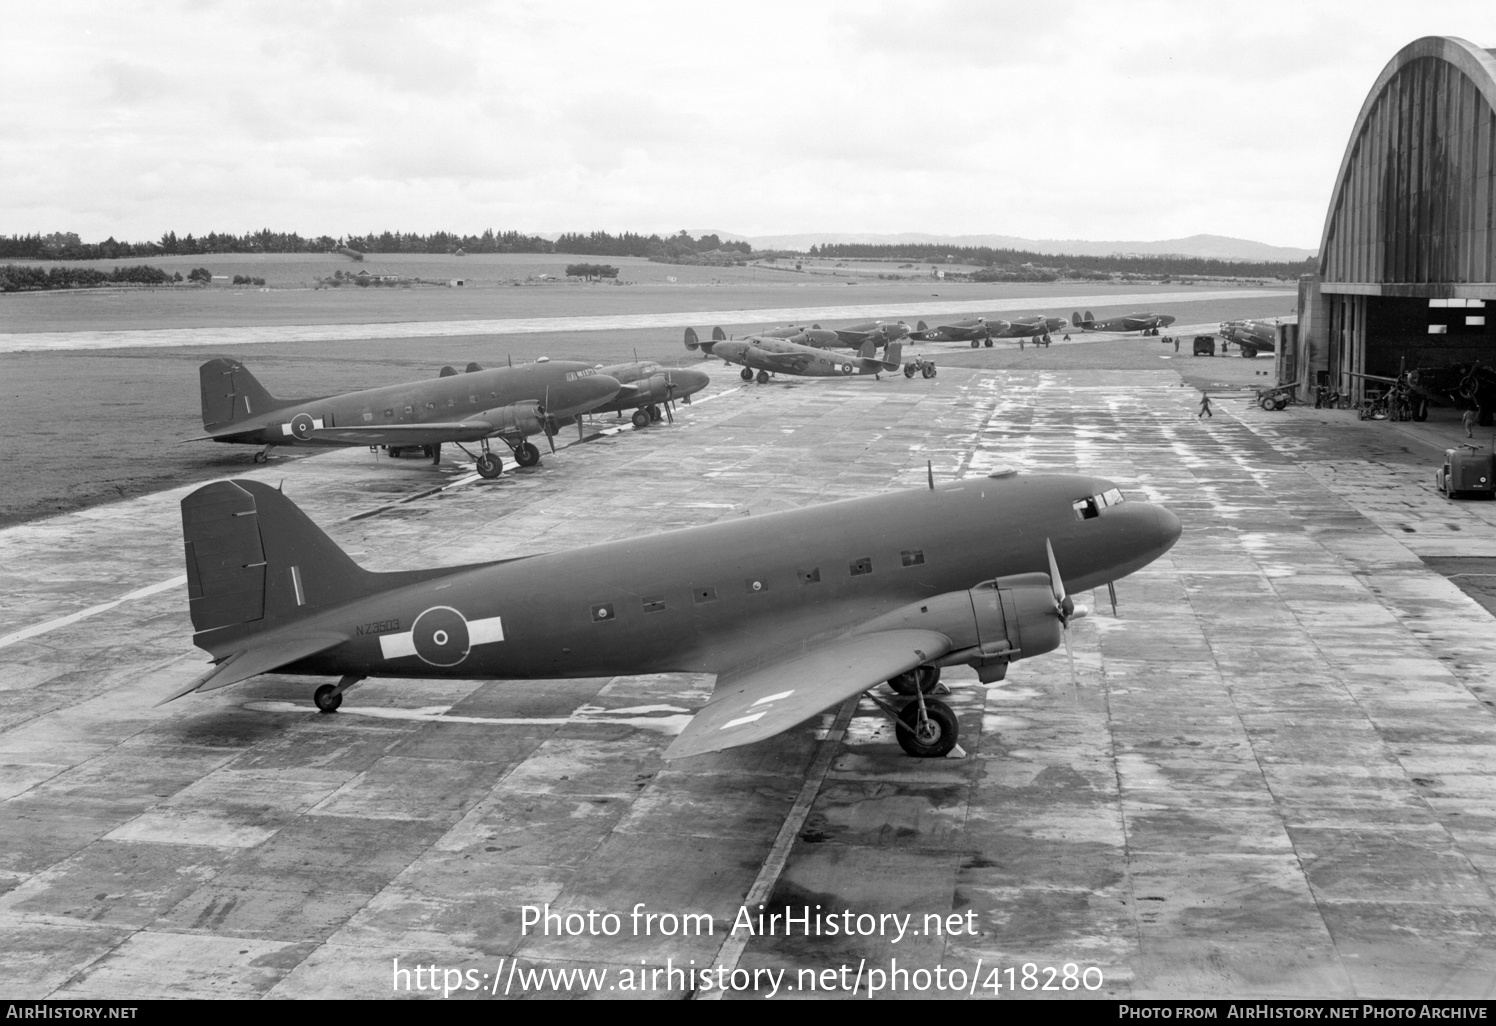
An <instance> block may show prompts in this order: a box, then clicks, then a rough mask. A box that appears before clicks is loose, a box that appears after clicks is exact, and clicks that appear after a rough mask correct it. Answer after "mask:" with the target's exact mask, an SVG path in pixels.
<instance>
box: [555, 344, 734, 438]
mask: <svg viewBox="0 0 1496 1026" xmlns="http://www.w3.org/2000/svg"><path fill="white" fill-rule="evenodd" d="M597 372H598V373H599V374H604V375H607V376H608V377H610V378H613V379H614V380H616V381H618V382H619V384H620V387H619V389H618V394H617V395H615V396H614V397H613V398H612V399H609V400H608V401H607V402H605V403H603V404H602V405H601V406H594V407H593V408H592V409H590V410H588V411H587V412H588V413H627V412H628V411H629V410H633V411H634V415H633V418H632V419H633V422H634V427H636V428H644V427H648V426H649V425H650V424H652V423H654V422H655V421H657V420H659V419H660V418H661V417H662V416H663V417H668V418H669V419H670V423H672V424H674V423H675V414H674V412H673V411H674V404H675V403H676V402H683V403H685V404H686V405H687V406H689V405H691V397H692V396H693V395H695V394H696V393H697V392H700V391H701V390H702V389H703V388H705V387H706V386H707V385H709V384H711V383H712V379H711V378H709V377H707V375H706V374H705V373H703V372H702V371H699V370H691V369H689V368H685V367H661V366H660V365H659V364H658V363H655V362H654V361H653V360H641V361H637V362H635V363H615V364H612V365H610V366H606V367H605V366H603V365H602V364H599V365H598V366H597ZM662 411H663V412H662ZM577 425H578V431H579V432H580V427H581V417H580V416H579V417H578V418H577Z"/></svg>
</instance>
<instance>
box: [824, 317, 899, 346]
mask: <svg viewBox="0 0 1496 1026" xmlns="http://www.w3.org/2000/svg"><path fill="white" fill-rule="evenodd" d="M831 330H832V331H834V332H835V333H836V337H837V338H839V339H841V344H842V345H844V346H851V347H852V348H853V349H857V350H861V349H862V348H863V346H864V345H865V344H866V343H867V342H868V341H869V340H871V341H872V342H873V343H875V344H876V345H879V346H887V345H889V344H890V343H893V342H897V341H898V340H899V339H901V338H908V337H909V325H907V324H905V323H904V322H903V321H899V322H898V323H896V324H888V323H886V322H884V321H864V322H863V323H862V324H853V325H851V326H850V327H846V328H833V329H831Z"/></svg>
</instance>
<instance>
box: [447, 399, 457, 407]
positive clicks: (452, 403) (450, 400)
mask: <svg viewBox="0 0 1496 1026" xmlns="http://www.w3.org/2000/svg"><path fill="white" fill-rule="evenodd" d="M447 405H448V406H449V407H451V406H456V405H457V400H456V399H448V400H447Z"/></svg>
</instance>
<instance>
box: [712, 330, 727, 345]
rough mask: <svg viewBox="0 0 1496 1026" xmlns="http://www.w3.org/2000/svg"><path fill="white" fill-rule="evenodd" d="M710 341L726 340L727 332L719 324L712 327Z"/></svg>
mask: <svg viewBox="0 0 1496 1026" xmlns="http://www.w3.org/2000/svg"><path fill="white" fill-rule="evenodd" d="M712 341H713V342H726V341H727V332H725V331H723V330H722V328H721V327H720V326H719V327H715V328H713V329H712Z"/></svg>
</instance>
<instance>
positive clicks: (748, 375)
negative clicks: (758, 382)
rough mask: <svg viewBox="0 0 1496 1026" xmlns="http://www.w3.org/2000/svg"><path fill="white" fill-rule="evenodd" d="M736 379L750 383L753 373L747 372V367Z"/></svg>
mask: <svg viewBox="0 0 1496 1026" xmlns="http://www.w3.org/2000/svg"><path fill="white" fill-rule="evenodd" d="M738 377H740V378H742V379H743V380H744V381H752V380H753V372H752V371H751V370H749V369H748V368H747V367H744V368H743V369H742V370H741V371H740V372H739V373H738Z"/></svg>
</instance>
